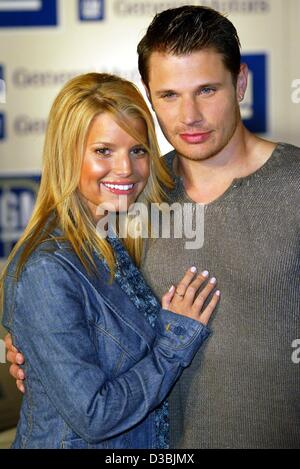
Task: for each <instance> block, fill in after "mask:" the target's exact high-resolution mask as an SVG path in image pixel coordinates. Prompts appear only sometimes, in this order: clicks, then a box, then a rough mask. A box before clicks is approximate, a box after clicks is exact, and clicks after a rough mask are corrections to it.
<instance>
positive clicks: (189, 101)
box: [148, 49, 247, 160]
mask: <svg viewBox="0 0 300 469" xmlns="http://www.w3.org/2000/svg"><path fill="white" fill-rule="evenodd" d="M246 83H247V71H246V70H245V69H242V70H241V72H240V75H239V78H238V82H237V86H236V88H235V86H234V84H233V80H232V75H231V73H230V72H229V71H228V70H227V68H225V66H224V64H223V60H222V56H221V55H220V54H219V53H217V52H215V51H214V50H211V49H204V50H201V51H197V52H193V53H191V54H189V55H180V56H178V55H173V54H166V53H162V52H153V53H152V55H151V56H150V60H149V90H148V93H149V95H150V96H149V97H150V99H151V102H152V106H153V108H154V111H155V113H156V115H157V118H158V121H159V123H160V126H161V128H162V131H163V133H164V135H165V137H166V138H167V140H168V141H169V142H170V143H171V145H172V146H173V147H174V148H175V149H176V150H177V152H178V153H179V154H180V155H182V156H183V157H185V158H188V159H191V160H205V159H207V158H210V157H212V156H214V155H216V154H218V153H220V152H221V151H222V150H223V149H224V148H225V147H226V146H227V145H228V143H229V142H230V141H231V139H232V137H233V135H234V133H235V131H236V129H237V126H238V124H239V123H240V111H239V105H238V99H239V96H243V95H244V92H245V89H246Z"/></svg>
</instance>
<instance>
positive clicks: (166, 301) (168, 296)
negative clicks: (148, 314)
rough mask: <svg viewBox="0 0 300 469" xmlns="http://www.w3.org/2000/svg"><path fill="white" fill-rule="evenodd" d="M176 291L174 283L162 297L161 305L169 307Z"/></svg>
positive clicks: (164, 307) (165, 307)
mask: <svg viewBox="0 0 300 469" xmlns="http://www.w3.org/2000/svg"><path fill="white" fill-rule="evenodd" d="M174 293H175V287H174V285H172V286H171V288H170V290H169V291H168V292H167V293H165V294H164V296H163V297H162V300H161V305H162V307H163V309H168V308H169V306H170V303H171V301H172V298H173V296H174Z"/></svg>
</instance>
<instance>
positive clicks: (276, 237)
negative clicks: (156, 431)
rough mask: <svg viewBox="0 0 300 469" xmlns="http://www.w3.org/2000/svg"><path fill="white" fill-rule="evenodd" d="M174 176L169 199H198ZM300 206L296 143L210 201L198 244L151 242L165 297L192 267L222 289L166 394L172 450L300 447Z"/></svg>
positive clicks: (147, 260) (153, 278)
mask: <svg viewBox="0 0 300 469" xmlns="http://www.w3.org/2000/svg"><path fill="white" fill-rule="evenodd" d="M174 156H175V154H174V153H171V154H169V155H167V156H166V160H167V162H168V164H169V165H170V166H171V163H172V160H173V158H174ZM174 179H175V181H176V187H175V190H174V191H173V192H172V193H171V201H172V202H174V201H177V202H192V201H191V200H190V199H189V198H188V196H187V195H186V193H185V191H184V188H183V184H182V181H181V179H180V178H178V177H176V176H174ZM299 207H300V149H299V148H296V147H293V146H292V145H288V144H278V145H277V147H276V149H275V150H274V152H273V154H272V156H271V158H270V159H269V160H268V161H267V162H266V163H265V164H264V165H263V166H262V167H261V168H260V169H259V170H258V171H256V172H255V173H253V174H251V175H250V176H247V177H245V178H241V179H236V180H234V181H233V183H232V185H231V186H230V187H229V188H228V189H227V190H226V192H225V193H224V194H223V195H222V196H221V197H219V198H218V199H217V200H216V201H214V202H212V203H210V204H208V205H206V206H205V218H204V223H205V225H204V229H205V238H204V244H203V247H202V248H201V249H197V250H187V249H185V248H184V243H185V241H186V240H184V239H171V240H170V239H157V240H155V241H154V242H150V243H146V249H145V253H144V259H143V265H142V271H143V274H144V276H145V278H146V281H147V282H148V283H149V285H150V286H151V287H152V288H153V290H154V291H155V293H156V294H157V295H158V296H159V297H161V295H162V294H163V293H164V292H165V291H167V289H168V288H169V287H170V285H171V284H174V283H175V284H176V283H177V282H178V281H179V279H180V278H181V277H182V274H183V273H184V271H185V269H187V268H188V267H190V266H192V265H196V266H197V268H198V270H199V271H200V270H202V269H208V270H209V272H210V274H211V275H215V276H216V277H217V280H218V287H219V288H220V290H221V301H220V304H219V306H218V308H217V310H216V311H215V313H214V316H213V320H212V321H211V323H210V325H211V329H212V331H213V333H212V335H211V336H210V338H209V339H208V341H207V343H206V344H205V345H204V347H203V348H202V349H201V350H200V352H198V354H197V355H196V357H195V359H194V361H193V363H192V365H191V366H190V367H189V368H188V369H186V370H185V371H184V373H183V374H182V376H181V378H180V380H179V381H178V382H177V384H176V385H175V387H174V389H173V391H172V393H171V396H170V399H169V402H170V428H171V447H173V448H300V364H299V363H298V364H297V363H294V362H293V361H292V354H293V352H294V357H295V356H296V357H297V356H298V357H300V351H299V353H298V354H297V351H296V350H295V349H294V348H292V343H293V341H294V340H295V339H300V283H299V280H300V214H299ZM298 347H299V346H298ZM295 352H296V353H295ZM294 361H295V360H294ZM296 361H297V360H296Z"/></svg>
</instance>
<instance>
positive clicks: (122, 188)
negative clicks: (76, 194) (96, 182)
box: [101, 182, 136, 195]
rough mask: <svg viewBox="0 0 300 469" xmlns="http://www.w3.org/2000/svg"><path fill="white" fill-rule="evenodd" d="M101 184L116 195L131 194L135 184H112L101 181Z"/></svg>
mask: <svg viewBox="0 0 300 469" xmlns="http://www.w3.org/2000/svg"><path fill="white" fill-rule="evenodd" d="M101 184H102V185H103V186H104V187H105V189H107V190H108V191H109V192H112V193H113V194H117V195H129V194H132V192H134V190H135V186H136V185H135V184H132V183H131V184H113V183H109V182H101Z"/></svg>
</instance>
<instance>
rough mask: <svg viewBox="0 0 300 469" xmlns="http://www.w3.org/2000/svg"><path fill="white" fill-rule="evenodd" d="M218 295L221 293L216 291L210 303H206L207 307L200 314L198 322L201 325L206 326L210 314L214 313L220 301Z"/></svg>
mask: <svg viewBox="0 0 300 469" xmlns="http://www.w3.org/2000/svg"><path fill="white" fill-rule="evenodd" d="M220 295H221V292H220V290H217V291H216V292H215V293H214V295H213V297H212V299H211V300H210V302H209V303H208V305H207V306H206V308H205V309H204V311H203V313H201V314H200V317H199V320H200V321H201V322H202V323H203V324H205V325H206V324H208V321H209V319H210V317H211V315H212V313H213V312H214V310H215V308H216V306H217V304H218V302H219V300H220Z"/></svg>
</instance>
